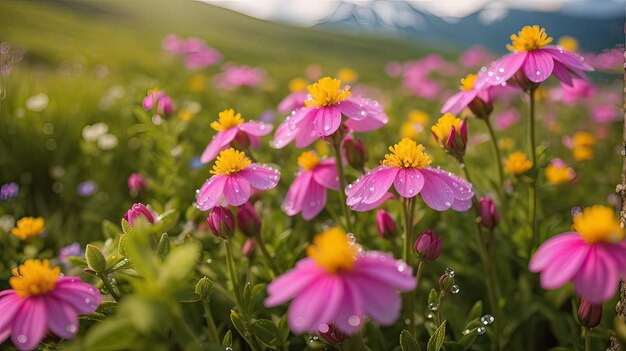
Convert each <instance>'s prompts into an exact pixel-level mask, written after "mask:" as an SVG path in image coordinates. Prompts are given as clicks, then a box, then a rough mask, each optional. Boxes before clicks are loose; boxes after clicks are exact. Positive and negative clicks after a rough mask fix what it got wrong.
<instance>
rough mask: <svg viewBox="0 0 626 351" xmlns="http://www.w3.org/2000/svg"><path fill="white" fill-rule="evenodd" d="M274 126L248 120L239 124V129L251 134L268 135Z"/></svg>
mask: <svg viewBox="0 0 626 351" xmlns="http://www.w3.org/2000/svg"><path fill="white" fill-rule="evenodd" d="M273 128H274V126H273V125H271V124H268V123H265V122H259V121H248V122H245V123H242V124H240V125H239V130H242V131H244V132H245V133H246V134H250V135H253V136H265V135H268V134H269V133H271V132H272V129H273Z"/></svg>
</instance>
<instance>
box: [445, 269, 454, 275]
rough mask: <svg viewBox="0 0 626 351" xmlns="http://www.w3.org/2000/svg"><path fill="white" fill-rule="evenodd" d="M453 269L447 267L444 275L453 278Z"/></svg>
mask: <svg viewBox="0 0 626 351" xmlns="http://www.w3.org/2000/svg"><path fill="white" fill-rule="evenodd" d="M454 274H455V273H454V269H452V268H450V267H448V268H446V275H448V276H449V277H454Z"/></svg>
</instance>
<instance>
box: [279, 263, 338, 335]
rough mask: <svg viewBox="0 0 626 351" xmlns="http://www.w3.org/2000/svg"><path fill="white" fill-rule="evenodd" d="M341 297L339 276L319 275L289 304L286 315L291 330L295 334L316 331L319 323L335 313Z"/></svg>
mask: <svg viewBox="0 0 626 351" xmlns="http://www.w3.org/2000/svg"><path fill="white" fill-rule="evenodd" d="M342 297H343V284H342V280H341V278H340V276H338V275H332V274H321V275H319V276H318V277H317V278H316V279H315V280H313V281H311V283H310V285H309V286H308V287H307V288H305V289H304V290H302V292H301V293H300V295H298V296H297V297H296V298H295V299H294V300H293V302H292V303H291V306H289V311H288V312H287V316H288V319H289V326H290V328H291V330H292V331H293V332H294V333H295V334H302V333H304V332H311V333H314V332H316V331H317V330H318V328H319V326H320V325H321V324H323V323H328V322H329V319H331V318H333V317H334V316H335V315H336V314H337V310H338V309H339V306H341V305H342V303H341V302H342V301H341V300H342Z"/></svg>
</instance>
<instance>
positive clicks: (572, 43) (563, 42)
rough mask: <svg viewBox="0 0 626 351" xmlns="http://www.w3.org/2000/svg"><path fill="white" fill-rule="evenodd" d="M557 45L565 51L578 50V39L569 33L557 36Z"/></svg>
mask: <svg viewBox="0 0 626 351" xmlns="http://www.w3.org/2000/svg"><path fill="white" fill-rule="evenodd" d="M559 46H560V47H562V48H563V49H564V50H566V51H572V52H574V51H578V40H576V38H574V37H570V36H569V35H564V36H562V37H560V38H559Z"/></svg>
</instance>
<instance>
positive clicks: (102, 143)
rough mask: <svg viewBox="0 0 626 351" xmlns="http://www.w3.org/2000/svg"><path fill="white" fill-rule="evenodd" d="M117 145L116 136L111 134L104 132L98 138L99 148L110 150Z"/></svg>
mask: <svg viewBox="0 0 626 351" xmlns="http://www.w3.org/2000/svg"><path fill="white" fill-rule="evenodd" d="M116 146H117V137H116V136H115V135H113V134H104V135H102V136H101V137H99V138H98V147H99V148H100V150H111V149H112V148H114V147H116Z"/></svg>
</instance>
